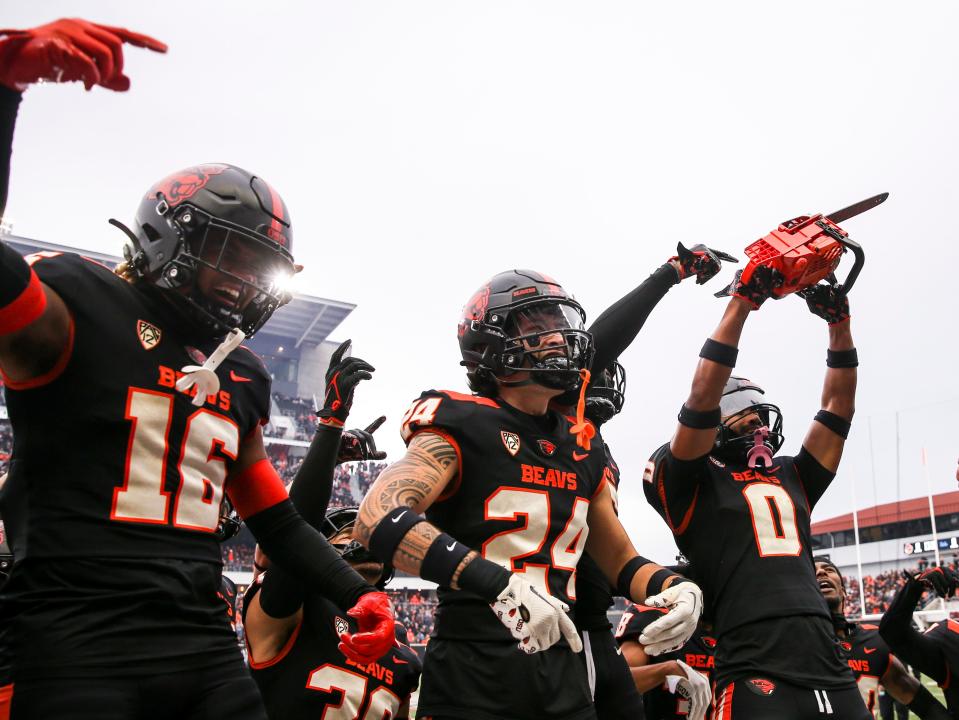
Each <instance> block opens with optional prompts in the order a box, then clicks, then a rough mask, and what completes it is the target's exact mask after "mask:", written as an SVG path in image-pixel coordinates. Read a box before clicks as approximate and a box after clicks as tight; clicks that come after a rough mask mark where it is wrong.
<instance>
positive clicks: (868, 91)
mask: <svg viewBox="0 0 959 720" xmlns="http://www.w3.org/2000/svg"><path fill="white" fill-rule="evenodd" d="M62 16H67V17H71V16H80V17H84V18H87V19H90V20H94V21H97V22H103V23H108V24H115V25H125V26H127V27H129V28H131V29H134V30H138V31H141V32H145V33H148V34H151V35H154V36H155V37H157V38H160V39H162V40H164V41H165V42H167V43H168V44H169V45H170V52H169V54H168V55H166V56H158V55H154V54H152V53H147V52H146V51H142V50H137V49H132V48H131V49H129V50H128V52H127V62H126V67H127V69H128V74H129V75H130V76H131V77H132V79H133V88H132V90H131V91H130V92H129V93H125V94H114V93H111V92H109V91H106V90H103V89H96V90H94V91H93V92H90V93H86V92H84V91H83V90H82V87H81V86H69V87H63V86H59V87H58V86H44V87H35V88H32V89H30V90H29V91H28V92H27V94H26V98H25V100H24V103H23V105H22V107H21V111H20V119H19V124H18V128H17V135H16V140H15V145H14V164H13V177H12V187H11V195H10V202H9V205H8V212H7V220H8V221H12V222H13V225H14V231H15V232H16V233H17V234H20V235H25V236H28V237H34V238H38V239H42V240H47V241H51V242H59V243H66V244H70V245H76V246H82V247H85V248H90V249H95V250H99V251H103V252H112V253H118V252H119V248H120V246H121V243H122V237H121V235H120V234H119V232H118V231H116V230H114V229H113V228H110V227H109V226H108V225H107V224H106V220H107V218H109V217H117V218H120V219H123V220H125V221H129V220H130V219H131V218H132V215H133V212H134V210H135V208H136V205H137V203H138V202H139V199H140V197H141V196H142V193H143V192H144V191H145V190H146V189H147V188H148V187H149V186H150V185H151V183H152V182H153V181H155V180H156V179H158V178H160V177H163V176H165V175H167V174H168V173H170V172H171V171H173V170H176V169H179V168H181V167H184V166H188V165H193V164H197V163H203V162H229V163H233V164H235V165H240V166H241V167H245V168H247V169H249V170H251V171H253V172H256V173H257V174H260V175H262V176H263V177H265V178H266V179H267V180H268V181H269V182H270V183H272V184H273V185H274V186H275V187H276V188H277V189H278V190H279V192H280V193H281V194H282V196H283V197H284V199H285V200H286V203H287V205H288V206H289V208H290V212H291V214H292V217H293V227H294V253H295V255H296V257H297V260H298V261H299V262H301V263H303V264H304V265H305V266H306V269H305V270H304V272H303V273H302V276H301V277H300V285H299V287H300V289H302V290H303V291H305V292H310V293H313V294H316V295H320V296H323V297H329V298H335V299H338V300H344V301H349V302H353V303H356V304H357V305H358V307H357V309H356V311H355V312H354V313H353V315H352V316H351V317H350V318H349V319H348V321H347V322H346V323H345V324H344V325H343V326H342V327H341V328H340V329H339V330H338V331H337V332H336V333H335V334H334V336H333V339H345V338H346V337H352V338H353V341H354V354H356V355H359V356H361V357H363V358H365V359H367V360H369V361H370V362H372V363H373V364H374V365H375V366H376V367H377V369H378V371H377V374H376V378H375V380H374V382H372V383H369V384H367V385H366V386H364V387H363V388H362V390H361V394H359V396H358V399H357V401H356V404H355V407H354V413H353V419H354V420H355V421H356V423H357V424H359V423H365V422H366V421H367V419H369V418H372V417H374V416H375V415H377V414H380V413H383V414H386V415H388V416H389V424H388V425H387V427H385V428H384V429H383V430H381V434H383V435H384V437H383V438H382V439H381V441H382V443H383V444H384V445H385V446H386V448H387V449H388V450H389V451H390V453H391V456H392V457H394V458H395V457H397V456H398V454H399V453H400V452H401V451H402V443H401V441H400V440H399V435H398V432H397V428H398V421H399V418H400V416H401V415H402V413H403V411H404V410H405V408H406V406H407V405H408V403H409V401H410V399H412V398H413V397H415V396H416V395H418V394H419V392H420V391H421V390H423V389H426V388H431V387H435V388H448V389H455V390H460V391H462V390H464V389H465V376H464V374H463V371H462V369H461V368H460V367H459V366H458V362H459V359H460V358H459V350H458V346H457V342H456V333H455V325H456V322H457V320H458V317H459V312H460V309H461V307H462V306H463V304H464V302H465V301H466V300H467V299H468V298H469V296H470V295H471V293H472V291H473V290H474V289H475V288H476V287H478V286H479V285H481V284H482V283H483V282H484V281H485V279H486V278H487V277H489V276H490V275H492V274H494V273H496V272H499V271H501V270H504V269H508V268H511V267H531V268H535V269H538V270H541V271H543V272H547V273H549V274H551V275H553V276H555V277H556V278H558V279H559V280H560V282H562V283H563V284H564V285H565V286H566V287H567V289H569V290H571V291H572V292H574V293H575V294H576V295H577V297H578V299H579V300H580V301H581V302H582V303H583V305H584V306H585V307H586V309H587V312H588V314H589V316H590V318H594V317H596V316H597V315H598V314H599V313H600V312H601V311H602V310H603V309H604V308H605V307H606V306H607V305H609V304H610V303H611V302H613V301H614V300H616V299H617V298H618V297H619V296H621V295H622V294H624V293H625V292H626V291H628V290H630V289H631V288H632V287H634V286H635V285H637V284H638V283H639V282H641V281H642V280H643V279H644V278H645V277H646V276H647V275H648V274H649V273H650V272H651V271H652V270H653V269H655V268H656V267H657V266H658V265H660V264H661V263H662V262H663V261H664V260H665V259H667V258H668V257H669V256H670V255H672V254H673V253H674V252H675V245H676V242H677V241H680V240H681V241H683V242H686V243H687V244H693V243H696V242H706V243H708V244H710V245H712V246H714V247H719V248H722V249H724V250H727V251H730V252H733V253H734V254H737V255H739V256H740V257H742V256H743V255H742V250H743V248H745V246H746V245H748V244H749V243H750V242H752V241H753V240H755V239H756V238H758V237H760V236H762V235H764V234H765V233H766V232H768V231H769V230H771V229H772V228H774V227H775V226H776V225H777V224H778V223H779V222H781V221H783V220H786V219H788V218H790V217H793V216H796V215H800V214H803V213H808V212H829V211H831V210H835V209H838V208H840V207H843V206H845V205H848V204H850V203H852V202H855V201H858V200H860V199H862V198H865V197H868V196H870V195H873V194H875V193H878V192H882V191H889V192H890V193H891V196H890V199H889V200H888V201H887V202H886V204H885V205H883V206H881V207H880V208H878V209H876V210H873V211H871V212H870V213H868V214H867V215H864V216H862V217H860V218H856V219H854V220H851V221H849V222H848V223H846V224H845V228H846V229H847V230H849V231H850V233H851V234H852V236H853V237H854V238H855V239H857V240H859V241H860V242H861V243H862V245H863V246H864V248H865V250H866V257H867V262H866V267H865V269H864V271H863V274H862V276H861V278H860V280H859V282H858V284H857V286H856V288H855V289H854V291H853V292H852V293H851V303H852V310H853V315H854V317H853V332H854V336H855V338H856V341H857V345H858V348H859V353H860V358H861V362H862V365H861V366H860V372H859V378H860V384H859V387H860V391H859V398H858V413H857V416H856V419H855V421H854V423H853V430H852V435H851V437H850V442H849V446H848V448H849V449H848V451H847V455H846V457H845V458H844V460H843V466H842V467H841V468H840V473H839V476H838V478H837V480H836V482H835V484H834V486H833V488H832V489H831V490H830V491H829V492H828V493H827V495H826V496H825V497H824V499H823V500H822V502H821V503H820V505H819V507H818V508H817V509H816V512H815V514H814V519H823V518H827V517H830V516H833V515H836V514H838V513H842V512H848V511H849V510H850V509H851V507H852V505H851V503H852V497H853V485H855V493H856V496H857V498H858V501H859V505H860V506H867V505H872V504H873V503H874V502H884V501H892V500H895V499H896V498H897V494H898V496H901V497H903V498H907V497H914V496H917V495H921V494H924V493H925V489H926V480H925V477H924V475H923V472H922V466H921V465H920V449H921V447H923V446H925V447H926V448H927V451H928V456H929V466H928V471H929V477H930V482H931V483H932V486H933V489H934V491H936V492H941V491H948V490H953V489H955V467H956V459H957V455H959V447H957V446H959V443H957V435H959V433H957V425H959V423H957V420H956V417H957V412H959V411H957V409H956V407H955V406H956V403H957V402H959V390H957V381H956V365H955V355H956V348H957V340H956V328H957V309H959V307H957V306H959V303H957V301H956V286H957V282H959V281H957V278H956V268H957V267H959V250H957V248H956V235H957V231H956V220H955V208H956V206H957V202H956V200H957V170H956V168H957V167H959V150H957V143H956V129H957V128H959V112H957V109H959V104H957V100H956V93H957V68H959V43H956V42H955V28H956V27H957V26H959V24H957V20H959V5H957V4H956V3H952V2H941V1H940V2H936V1H931V2H924V3H902V2H876V1H875V0H872V1H869V2H843V3H836V2H828V3H827V2H803V3H788V4H787V3H771V2H741V3H736V2H727V3H715V2H684V3H640V2H607V1H604V0H590V1H589V2H561V1H558V0H550V1H549V2H546V1H539V2H521V1H517V0H511V1H508V2H507V1H495V0H484V1H483V2H478V1H475V2H457V1H454V0H436V1H434V2H420V1H408V0H402V1H398V0H389V1H381V0H376V1H374V0H368V1H366V2H345V1H342V2H281V1H280V0H271V1H270V2H268V3H264V2H250V1H248V0H230V1H229V2H226V1H221V2H211V1H205V2H196V1H193V2H185V1H183V0H166V1H165V2H163V3H130V2H90V1H89V0H88V1H87V2H79V1H72V2H68V1H54V0H45V1H44V2H42V3H40V2H34V3H13V2H6V3H4V7H3V22H2V24H3V25H4V26H6V27H29V26H32V25H37V24H41V23H44V22H48V21H50V20H53V19H55V18H57V17H62ZM846 262H849V261H848V260H847V261H846ZM845 267H848V266H845ZM845 267H843V268H842V270H841V273H840V274H842V273H844V272H845ZM731 274H732V270H731V269H730V270H724V272H723V275H722V278H721V279H720V278H717V279H714V280H713V281H712V282H711V283H710V284H709V285H707V286H705V287H702V286H695V285H693V284H691V283H683V284H682V285H680V286H678V287H675V288H674V289H673V290H672V291H671V292H670V294H669V295H668V296H667V297H666V299H665V300H664V301H663V302H662V303H661V305H660V306H659V307H658V308H657V310H656V311H655V313H654V314H653V317H652V318H651V319H650V321H649V322H648V324H647V326H646V328H645V329H644V331H643V333H642V334H641V335H640V337H639V338H638V340H637V342H636V343H635V344H634V345H633V347H632V348H630V350H629V351H628V352H627V353H626V354H625V355H624V357H623V358H622V360H623V362H624V364H625V366H626V369H627V373H628V391H627V402H626V409H625V411H624V412H623V414H622V415H621V416H620V417H618V418H617V419H616V420H615V421H613V422H612V423H610V424H609V426H608V427H607V429H606V431H605V433H604V434H605V435H606V438H607V440H608V441H609V443H610V445H611V446H612V448H613V451H614V454H615V456H616V458H617V460H618V461H619V464H620V466H621V467H622V469H623V475H624V477H623V487H622V489H621V491H620V508H621V513H622V517H623V521H624V523H625V524H626V526H627V528H628V530H629V531H630V533H631V535H632V537H633V539H634V541H635V542H636V544H637V547H638V548H639V549H640V550H641V552H643V553H644V554H647V555H651V556H653V557H655V558H656V559H658V560H661V561H670V560H672V557H673V555H674V554H675V549H674V546H673V543H672V540H671V539H670V537H669V534H668V532H667V531H666V528H665V526H664V525H663V523H662V521H661V520H660V519H659V518H658V516H657V515H655V514H654V513H653V512H652V511H651V510H650V509H649V508H648V506H647V505H646V503H645V500H644V498H643V494H642V488H641V476H642V470H643V467H644V465H645V462H646V459H647V457H648V455H649V454H650V452H651V451H652V450H654V449H655V448H656V447H657V446H658V445H659V444H661V443H663V442H665V441H666V440H668V438H669V436H670V435H671V433H672V431H673V427H674V423H675V415H676V411H677V410H678V409H679V406H680V404H681V403H682V401H683V400H684V399H685V397H686V394H687V391H688V387H689V381H690V379H691V377H692V372H693V368H694V366H695V361H696V357H697V353H698V350H699V347H700V346H701V345H702V341H703V339H704V338H705V337H706V336H707V335H708V334H709V333H710V331H711V330H712V328H713V327H714V326H715V324H716V322H717V321H718V319H719V317H720V315H721V313H722V310H723V301H720V300H717V299H714V298H713V297H712V292H714V291H715V290H718V289H719V288H720V287H721V286H722V285H723V284H724V282H725V281H728V278H729V276H730V275H731ZM826 337H827V333H826V327H825V323H824V322H823V321H821V320H819V319H818V318H815V317H814V316H812V315H810V314H809V313H808V311H807V310H806V306H805V303H803V302H802V301H801V300H799V299H798V298H795V297H790V298H786V299H784V300H782V301H780V302H770V303H767V304H766V306H764V307H763V309H762V311H761V312H760V313H756V314H754V315H753V316H752V317H751V318H750V321H749V323H748V325H747V327H746V330H745V333H744V336H743V341H742V344H741V351H740V355H739V367H738V368H737V372H739V373H741V374H745V375H747V376H749V377H751V378H753V379H754V380H756V381H758V382H760V383H761V384H763V385H764V386H765V387H766V388H767V394H768V396H769V398H770V400H771V401H773V402H776V403H778V404H779V405H780V406H781V407H782V409H783V412H784V415H785V429H786V435H787V440H786V446H785V450H786V451H789V452H795V451H796V450H798V448H799V444H800V442H801V440H802V437H803V435H804V434H805V431H806V428H807V427H808V424H809V422H810V421H811V419H812V416H813V415H814V414H815V412H816V410H817V409H818V408H819V394H820V388H821V384H822V378H823V374H824V372H825V365H824V360H825V349H826ZM897 410H899V411H900V421H899V422H900V437H901V443H900V450H899V468H900V470H899V474H898V478H899V482H898V484H897V465H896V435H895V425H894V419H895V413H896V411H897ZM870 426H871V429H872V431H871V433H870ZM870 446H871V447H872V452H870Z"/></svg>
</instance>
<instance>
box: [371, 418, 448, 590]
mask: <svg viewBox="0 0 959 720" xmlns="http://www.w3.org/2000/svg"><path fill="white" fill-rule="evenodd" d="M457 461H458V456H457V453H456V448H454V447H453V445H452V444H451V443H450V442H449V441H448V440H447V439H446V438H444V437H442V436H441V435H437V434H436V433H430V432H424V433H422V434H420V435H417V436H416V437H415V438H414V439H413V441H412V442H411V443H410V446H409V448H408V449H407V451H406V455H405V456H404V457H403V458H401V459H400V460H398V461H397V462H395V463H393V464H392V465H390V466H389V467H388V468H387V469H386V470H384V471H383V472H382V473H380V476H379V477H378V478H377V479H376V482H374V483H373V486H372V487H371V488H370V490H369V492H367V494H366V497H365V498H364V499H363V504H362V505H361V506H360V512H359V516H358V517H357V519H356V527H355V529H354V531H353V533H354V536H355V537H356V538H357V539H358V540H359V541H360V542H361V543H363V544H364V545H367V546H368V545H369V542H370V536H372V534H373V530H374V529H376V526H377V524H378V523H379V522H380V520H382V519H383V517H384V516H385V515H386V514H387V513H388V512H389V511H390V510H392V509H393V508H396V507H401V506H403V505H405V506H407V507H411V508H417V509H420V508H421V506H422V504H423V502H424V501H425V500H426V499H427V498H429V497H430V496H431V495H432V494H433V493H435V492H436V491H437V490H439V489H440V488H441V487H442V486H444V485H445V484H446V483H447V482H448V481H449V480H450V476H451V472H450V471H451V469H454V467H455V464H456V462H457ZM424 509H425V508H424ZM439 534H440V530H439V529H438V528H436V527H435V526H433V525H431V524H430V523H425V522H421V523H419V524H417V525H416V526H414V527H413V528H412V529H411V530H410V531H409V532H408V533H407V534H406V536H405V537H404V538H403V540H402V542H401V543H400V544H399V547H397V548H396V553H395V554H394V556H393V564H394V566H396V567H397V568H399V569H400V570H403V571H404V572H409V573H413V574H417V575H418V574H419V570H420V567H421V566H422V564H423V558H425V557H426V551H427V550H428V549H429V547H430V545H431V544H432V542H433V541H434V540H435V539H436V538H437V537H438V536H439ZM462 567H465V564H464V565H463V566H462ZM462 567H461V568H460V571H461V570H462ZM457 574H458V573H457Z"/></svg>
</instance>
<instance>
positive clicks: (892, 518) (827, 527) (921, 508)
mask: <svg viewBox="0 0 959 720" xmlns="http://www.w3.org/2000/svg"><path fill="white" fill-rule="evenodd" d="M932 502H933V507H934V508H935V512H936V515H937V516H938V515H948V514H950V513H959V491H954V492H947V493H940V494H939V495H933V496H932ZM925 517H929V499H928V498H925V497H919V498H913V499H912V500H902V501H900V502H893V503H885V504H883V505H875V506H873V507H871V508H866V509H865V510H860V511H859V527H860V528H864V527H873V526H875V525H885V524H887V523H894V522H900V521H902V520H918V519H919V518H925ZM852 529H853V525H852V513H846V514H845V515H838V516H836V517H834V518H829V519H828V520H820V521H819V522H816V523H813V524H812V532H813V534H814V535H818V534H819V533H826V532H841V531H843V530H852Z"/></svg>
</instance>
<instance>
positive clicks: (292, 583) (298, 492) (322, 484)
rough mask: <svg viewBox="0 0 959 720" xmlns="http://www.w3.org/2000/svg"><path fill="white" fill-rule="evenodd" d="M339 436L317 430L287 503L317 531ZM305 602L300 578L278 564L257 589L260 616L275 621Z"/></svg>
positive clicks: (327, 497)
mask: <svg viewBox="0 0 959 720" xmlns="http://www.w3.org/2000/svg"><path fill="white" fill-rule="evenodd" d="M342 435H343V430H342V428H334V427H330V426H326V425H321V426H319V427H318V428H317V430H316V434H315V435H314V436H313V442H311V443H310V449H309V451H308V452H307V453H306V457H305V458H303V464H302V465H300V469H299V470H298V471H297V473H296V478H295V479H294V480H293V485H292V487H290V500H291V501H292V503H293V505H294V507H295V508H296V510H297V512H299V513H300V516H301V517H302V518H303V519H304V520H305V521H306V522H307V523H308V524H310V525H311V526H313V527H314V528H316V529H318V530H319V528H320V524H321V523H322V522H323V518H324V517H326V510H327V508H328V507H329V504H330V497H332V495H333V471H334V470H335V468H336V457H337V454H338V453H339V449H340V438H341V437H342ZM271 559H272V558H271ZM305 599H306V588H305V587H304V586H303V582H302V581H301V580H300V579H299V577H297V576H296V575H293V574H291V573H289V572H287V571H286V570H284V569H283V568H282V567H281V566H280V565H278V564H273V565H271V567H270V570H269V572H267V573H266V576H265V577H264V578H263V585H262V587H261V588H260V607H262V608H263V612H265V613H266V614H267V615H269V616H270V617H274V618H285V617H289V616H290V615H292V614H293V613H295V612H296V611H297V610H298V609H299V608H300V606H301V605H302V604H303V601H304V600H305ZM344 609H348V608H344Z"/></svg>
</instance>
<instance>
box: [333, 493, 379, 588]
mask: <svg viewBox="0 0 959 720" xmlns="http://www.w3.org/2000/svg"><path fill="white" fill-rule="evenodd" d="M359 512H360V508H359V507H358V506H357V505H350V506H347V507H341V508H333V509H332V510H328V511H327V512H326V517H325V518H323V525H322V526H321V527H320V531H321V532H322V533H323V535H324V537H326V539H327V540H331V539H332V538H334V537H335V536H336V535H337V534H338V533H340V532H342V531H343V530H347V529H352V527H353V526H354V525H356V516H357V515H358V514H359ZM333 547H334V548H335V549H336V551H337V552H339V553H340V557H342V558H343V559H344V560H346V561H347V562H349V563H357V564H360V563H377V564H378V565H382V566H383V571H382V572H381V573H380V579H379V580H377V581H376V587H378V588H379V589H380V590H382V589H383V588H385V587H386V584H387V583H388V582H389V581H390V580H392V579H393V566H392V565H390V564H389V563H383V562H380V560H378V559H377V558H375V557H373V555H372V553H370V551H369V550H367V549H366V548H365V547H363V546H362V545H360V543H359V542H357V541H356V540H350V542H348V543H347V544H345V545H333Z"/></svg>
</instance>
